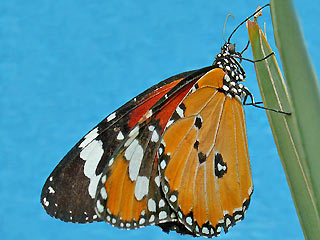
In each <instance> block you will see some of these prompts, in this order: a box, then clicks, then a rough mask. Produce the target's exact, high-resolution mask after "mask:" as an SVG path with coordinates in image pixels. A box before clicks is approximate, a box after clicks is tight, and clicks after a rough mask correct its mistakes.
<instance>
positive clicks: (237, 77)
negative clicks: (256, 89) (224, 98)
mask: <svg viewBox="0 0 320 240" xmlns="http://www.w3.org/2000/svg"><path fill="white" fill-rule="evenodd" d="M241 58H242V57H241V53H240V52H236V45H235V44H233V43H228V42H226V43H225V44H224V45H223V46H222V47H221V52H220V53H219V54H217V56H216V57H215V61H214V62H213V66H215V67H218V68H221V69H222V70H223V71H224V72H225V73H226V75H225V77H224V80H223V87H222V89H221V90H222V91H224V92H225V93H226V94H227V95H228V96H230V97H236V98H238V99H240V100H241V99H242V98H243V97H244V96H245V91H244V89H245V87H244V86H243V85H242V84H241V83H240V82H242V81H244V80H245V77H246V74H245V72H244V70H243V68H242V66H241V64H240V63H239V61H238V60H237V59H241Z"/></svg>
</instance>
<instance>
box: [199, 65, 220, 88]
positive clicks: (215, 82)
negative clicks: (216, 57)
mask: <svg viewBox="0 0 320 240" xmlns="http://www.w3.org/2000/svg"><path fill="white" fill-rule="evenodd" d="M224 75H225V72H224V71H223V70H222V69H221V68H215V69H213V70H211V71H210V72H208V73H206V74H205V75H204V76H203V77H202V78H200V79H199V81H198V82H197V83H198V85H199V88H201V87H205V86H211V87H215V88H222V86H223V77H224Z"/></svg>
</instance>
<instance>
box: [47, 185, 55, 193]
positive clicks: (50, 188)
mask: <svg viewBox="0 0 320 240" xmlns="http://www.w3.org/2000/svg"><path fill="white" fill-rule="evenodd" d="M48 190H49V193H51V194H53V193H55V191H54V189H53V188H52V187H51V186H50V187H48Z"/></svg>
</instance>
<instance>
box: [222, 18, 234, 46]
mask: <svg viewBox="0 0 320 240" xmlns="http://www.w3.org/2000/svg"><path fill="white" fill-rule="evenodd" d="M229 17H232V18H233V19H234V16H232V14H228V15H227V17H226V21H225V22H224V25H223V33H222V35H223V41H224V42H227V41H226V38H225V33H226V25H227V21H228V18H229Z"/></svg>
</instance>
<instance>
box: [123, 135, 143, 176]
mask: <svg viewBox="0 0 320 240" xmlns="http://www.w3.org/2000/svg"><path fill="white" fill-rule="evenodd" d="M124 156H125V158H126V159H127V160H128V161H130V162H129V177H130V179H131V181H135V180H136V179H137V177H138V173H139V169H140V166H141V161H142V158H143V148H142V147H141V146H140V144H139V142H138V140H137V139H135V140H133V142H132V143H131V145H130V146H129V147H128V148H127V149H126V151H125V153H124Z"/></svg>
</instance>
